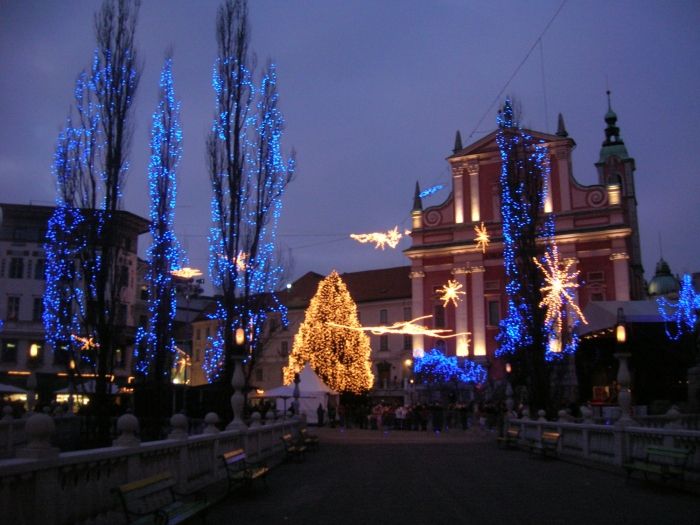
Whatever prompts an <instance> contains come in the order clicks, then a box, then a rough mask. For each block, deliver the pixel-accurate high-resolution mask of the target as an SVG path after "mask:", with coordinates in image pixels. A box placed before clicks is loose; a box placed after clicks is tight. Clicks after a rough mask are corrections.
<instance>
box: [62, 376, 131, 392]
mask: <svg viewBox="0 0 700 525" xmlns="http://www.w3.org/2000/svg"><path fill="white" fill-rule="evenodd" d="M110 392H111V393H112V394H117V393H118V392H119V387H118V386H117V385H115V384H114V383H110ZM68 393H69V392H68V387H65V388H61V389H60V390H56V391H55V392H54V394H68ZM74 393H75V394H94V393H95V380H94V379H90V380H89V381H86V382H85V383H81V384H78V385H75V392H74Z"/></svg>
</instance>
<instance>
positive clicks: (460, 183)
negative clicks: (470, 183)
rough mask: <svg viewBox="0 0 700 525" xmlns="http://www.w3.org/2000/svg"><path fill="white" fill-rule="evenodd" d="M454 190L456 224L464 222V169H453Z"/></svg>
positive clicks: (458, 167)
mask: <svg viewBox="0 0 700 525" xmlns="http://www.w3.org/2000/svg"><path fill="white" fill-rule="evenodd" d="M452 189H453V190H454V206H455V223H456V224H462V223H463V222H464V178H463V177H462V167H461V166H453V167H452Z"/></svg>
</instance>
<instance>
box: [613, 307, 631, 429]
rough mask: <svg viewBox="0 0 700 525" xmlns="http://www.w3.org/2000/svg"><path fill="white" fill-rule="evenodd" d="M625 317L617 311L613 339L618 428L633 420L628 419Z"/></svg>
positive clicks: (628, 398) (628, 399) (629, 394)
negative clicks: (615, 360) (615, 359)
mask: <svg viewBox="0 0 700 525" xmlns="http://www.w3.org/2000/svg"><path fill="white" fill-rule="evenodd" d="M626 322H627V317H626V316H625V312H624V310H623V309H622V308H618V309H617V326H616V328H615V339H616V341H617V353H616V354H615V357H616V358H617V359H618V360H619V361H620V368H618V370H617V384H618V386H619V387H620V392H618V394H617V401H618V404H619V405H620V419H618V420H617V422H616V423H615V424H616V425H619V426H627V425H633V424H634V420H633V419H632V418H631V417H630V411H631V408H632V392H630V383H631V377H630V371H629V368H628V367H627V360H628V359H629V358H630V356H631V355H632V354H631V353H629V352H628V351H627V348H626V346H627V328H626V326H625V323H626Z"/></svg>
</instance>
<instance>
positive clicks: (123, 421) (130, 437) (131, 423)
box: [112, 414, 141, 447]
mask: <svg viewBox="0 0 700 525" xmlns="http://www.w3.org/2000/svg"><path fill="white" fill-rule="evenodd" d="M117 430H118V431H119V432H120V435H119V437H118V438H117V439H115V440H114V441H113V442H112V446H113V447H137V446H139V445H140V444H141V440H140V439H139V438H137V437H136V434H137V433H138V431H139V420H138V419H136V416H134V415H133V414H124V415H123V416H121V417H120V418H119V419H118V420H117Z"/></svg>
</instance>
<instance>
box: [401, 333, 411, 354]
mask: <svg viewBox="0 0 700 525" xmlns="http://www.w3.org/2000/svg"><path fill="white" fill-rule="evenodd" d="M403 349H404V350H413V336H412V335H409V334H404V335H403Z"/></svg>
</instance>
